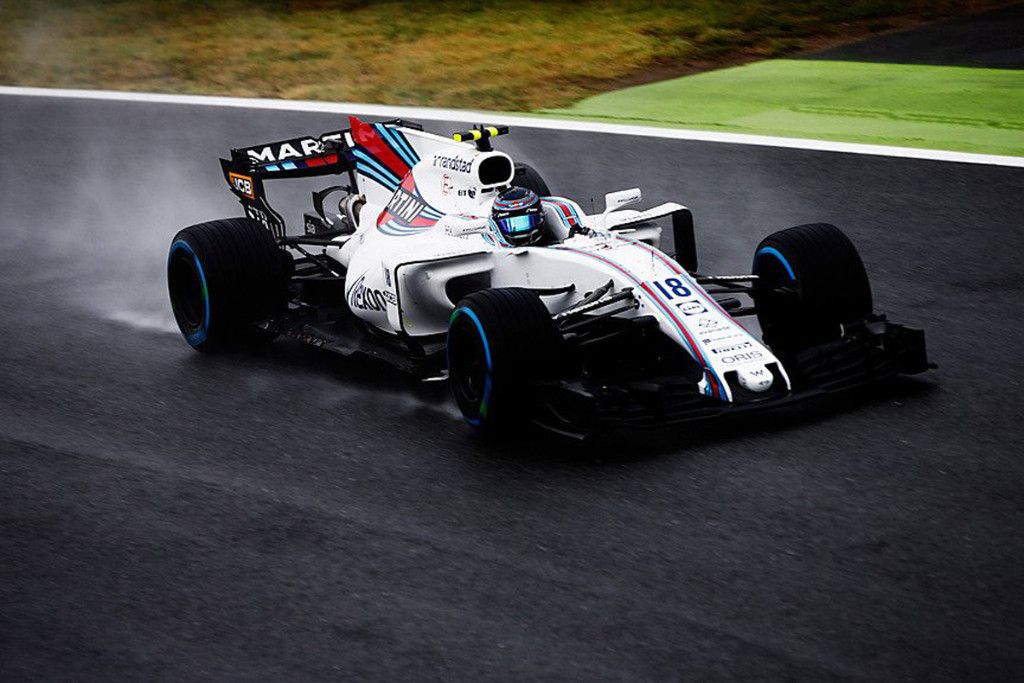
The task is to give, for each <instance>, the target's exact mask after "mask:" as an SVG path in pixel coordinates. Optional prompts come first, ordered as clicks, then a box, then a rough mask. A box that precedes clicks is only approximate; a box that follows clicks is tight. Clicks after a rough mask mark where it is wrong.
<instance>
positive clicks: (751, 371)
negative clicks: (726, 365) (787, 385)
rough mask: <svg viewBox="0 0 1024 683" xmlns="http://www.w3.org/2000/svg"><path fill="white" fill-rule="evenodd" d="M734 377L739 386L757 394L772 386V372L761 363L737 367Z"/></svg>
mask: <svg viewBox="0 0 1024 683" xmlns="http://www.w3.org/2000/svg"><path fill="white" fill-rule="evenodd" d="M736 379H737V380H738V381H739V383H740V386H741V387H743V388H744V389H746V390H747V391H753V392H755V393H758V394H760V393H761V392H763V391H768V390H769V389H771V388H772V372H771V370H769V369H768V368H766V367H764V366H763V365H762V366H760V367H756V366H755V367H747V368H739V369H738V370H736Z"/></svg>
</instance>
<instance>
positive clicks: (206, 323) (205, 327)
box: [167, 240, 210, 346]
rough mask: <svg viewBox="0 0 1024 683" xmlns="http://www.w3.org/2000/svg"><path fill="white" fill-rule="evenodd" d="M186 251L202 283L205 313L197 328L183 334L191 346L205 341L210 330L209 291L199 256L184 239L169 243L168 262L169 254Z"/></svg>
mask: <svg viewBox="0 0 1024 683" xmlns="http://www.w3.org/2000/svg"><path fill="white" fill-rule="evenodd" d="M179 249H180V250H182V251H184V252H186V253H187V254H188V255H189V256H191V257H192V262H193V263H195V264H196V270H197V271H198V272H199V280H200V282H201V283H202V285H203V304H204V309H205V314H204V315H203V324H202V325H200V327H199V329H198V330H196V331H195V332H191V333H189V334H186V335H185V341H187V342H188V343H189V344H191V345H192V346H198V345H199V344H202V343H203V342H204V341H206V337H207V335H208V334H209V332H210V293H209V290H208V289H207V286H206V273H204V272H203V264H201V263H200V262H199V257H198V256H196V252H195V251H193V250H192V245H190V244H189V243H188V242H186V241H185V240H178V241H176V242H175V243H174V244H172V245H171V252H170V254H168V256H167V260H168V262H169V261H170V260H171V256H174V252H175V251H178V250H179Z"/></svg>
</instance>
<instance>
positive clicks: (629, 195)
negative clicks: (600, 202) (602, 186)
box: [604, 187, 643, 214]
mask: <svg viewBox="0 0 1024 683" xmlns="http://www.w3.org/2000/svg"><path fill="white" fill-rule="evenodd" d="M641 199H643V193H642V192H640V188H639V187H634V188H632V189H629V190H619V191H618V192H609V193H608V194H606V195H605V196H604V213H605V214H608V213H611V212H612V211H615V210H616V209H621V208H622V207H624V206H632V205H633V204H639V203H640V200H641Z"/></svg>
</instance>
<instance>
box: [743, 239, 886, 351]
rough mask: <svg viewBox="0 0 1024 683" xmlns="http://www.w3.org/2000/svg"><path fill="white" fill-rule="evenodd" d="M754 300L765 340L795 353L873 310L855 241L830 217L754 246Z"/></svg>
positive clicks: (825, 339) (834, 334) (836, 333)
mask: <svg viewBox="0 0 1024 683" xmlns="http://www.w3.org/2000/svg"><path fill="white" fill-rule="evenodd" d="M753 273H754V274H755V275H757V276H758V279H757V281H756V282H755V283H754V292H753V294H754V301H755V303H756V306H757V319H758V321H759V322H760V324H761V330H762V332H763V335H764V340H765V343H767V344H768V346H769V347H771V348H772V350H773V351H775V352H776V353H780V354H783V355H789V354H795V353H798V352H800V351H801V350H803V349H806V348H808V347H810V346H814V345H817V344H821V343H824V342H828V341H831V340H833V339H837V338H839V337H840V336H841V334H842V326H843V325H848V324H850V323H853V322H857V321H860V320H863V319H864V318H866V317H867V316H869V315H870V314H871V311H872V302H871V285H870V283H869V282H868V276H867V273H866V272H865V270H864V263H863V262H862V261H861V258H860V255H859V254H858V253H857V248H856V247H854V246H853V242H851V241H850V238H848V237H847V236H846V235H845V234H844V233H843V232H842V231H841V230H840V229H839V228H837V227H836V226H834V225H830V224H828V223H811V224H808V225H798V226H796V227H794V228H789V229H787V230H780V231H779V232H776V233H773V234H771V235H769V236H768V237H766V238H765V239H764V240H762V241H761V243H760V244H759V245H758V246H757V250H756V251H755V252H754V267H753Z"/></svg>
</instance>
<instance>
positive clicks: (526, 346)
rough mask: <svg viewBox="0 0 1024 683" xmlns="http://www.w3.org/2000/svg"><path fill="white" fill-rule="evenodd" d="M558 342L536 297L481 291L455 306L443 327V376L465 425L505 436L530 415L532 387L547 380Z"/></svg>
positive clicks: (506, 290) (519, 291)
mask: <svg viewBox="0 0 1024 683" xmlns="http://www.w3.org/2000/svg"><path fill="white" fill-rule="evenodd" d="M560 340H561V337H560V336H559V335H558V332H557V329H556V328H555V324H554V322H553V321H552V319H551V314H550V313H549V312H548V309H547V307H546V306H545V305H544V303H543V302H542V301H541V299H540V297H539V296H538V295H537V294H536V292H533V291H530V290H528V289H521V288H514V287H510V288H502V289H485V290H482V291H479V292H474V293H473V294H470V295H469V296H467V297H465V298H464V299H462V300H461V301H460V302H459V305H458V306H456V307H455V310H454V311H453V312H452V315H451V318H450V320H449V323H448V376H449V383H450V385H451V389H452V394H453V395H454V397H455V402H456V403H457V404H458V406H459V410H460V411H462V415H463V417H465V418H466V421H467V422H468V423H469V424H470V425H472V426H473V427H476V428H477V429H478V430H480V431H482V432H485V433H497V432H508V431H510V430H511V429H514V428H516V427H520V426H522V425H523V424H525V423H528V422H529V420H530V418H531V417H532V416H533V412H534V410H533V409H534V405H533V399H534V392H533V389H534V383H535V381H536V380H537V379H541V378H543V377H545V376H547V375H549V374H550V368H551V367H552V366H553V363H554V359H555V358H556V357H557V354H558V349H559V347H560Z"/></svg>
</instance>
